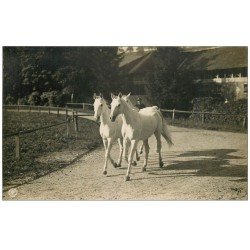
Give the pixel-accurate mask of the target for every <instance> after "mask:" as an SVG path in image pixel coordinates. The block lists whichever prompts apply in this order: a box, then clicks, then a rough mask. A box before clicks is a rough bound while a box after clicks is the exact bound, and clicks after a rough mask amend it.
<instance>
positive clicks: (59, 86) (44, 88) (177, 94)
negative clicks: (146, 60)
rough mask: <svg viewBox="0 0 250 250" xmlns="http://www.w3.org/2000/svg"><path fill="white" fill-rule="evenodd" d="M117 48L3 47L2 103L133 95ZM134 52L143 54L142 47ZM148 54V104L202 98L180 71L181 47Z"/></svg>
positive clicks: (183, 104) (180, 105)
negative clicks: (150, 58)
mask: <svg viewBox="0 0 250 250" xmlns="http://www.w3.org/2000/svg"><path fill="white" fill-rule="evenodd" d="M131 48H132V47H128V49H127V50H128V51H130V50H131ZM120 50H121V48H119V47H4V48H3V101H4V103H5V104H17V103H19V104H30V105H51V106H64V105H65V103H66V102H70V101H71V97H72V94H73V102H90V103H92V102H93V100H92V96H93V93H94V92H97V93H99V92H101V93H102V94H103V95H104V97H105V98H106V99H107V100H108V101H109V99H110V93H111V92H113V93H116V94H117V93H118V92H119V91H123V92H124V94H127V93H129V92H131V82H132V81H131V80H129V78H128V73H125V75H124V73H122V70H120V68H119V63H120V61H121V60H122V59H123V56H124V51H123V53H118V51H119V52H121V51H120ZM137 53H141V54H143V53H144V52H143V49H142V47H139V49H137ZM151 53H152V55H153V56H152V60H153V63H152V64H151V66H150V67H148V68H146V69H145V70H144V71H145V72H143V74H144V76H145V79H147V82H148V84H147V86H146V87H145V92H146V94H147V95H148V97H149V99H150V100H151V103H152V104H153V105H157V106H159V107H161V108H177V109H185V110H186V109H192V105H193V104H192V100H193V99H194V98H196V97H200V94H199V93H198V90H197V87H195V85H194V81H193V80H194V76H193V75H192V72H182V71H180V70H179V66H180V64H181V62H183V60H184V58H183V53H182V52H181V50H180V48H179V47H158V48H157V50H154V51H153V52H151ZM142 68H143V67H142ZM126 74H127V75H126ZM226 89H228V88H226ZM221 92H223V91H221ZM133 94H137V93H132V95H133ZM205 94H206V95H205V96H203V97H214V96H216V95H218V90H217V88H216V91H214V89H213V88H212V87H211V88H209V90H208V91H206V93H205Z"/></svg>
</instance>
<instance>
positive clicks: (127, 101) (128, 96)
mask: <svg viewBox="0 0 250 250" xmlns="http://www.w3.org/2000/svg"><path fill="white" fill-rule="evenodd" d="M130 95H131V93H129V94H128V95H123V96H122V99H123V100H124V101H125V102H126V103H127V104H128V105H129V106H130V107H131V108H132V109H134V110H137V111H139V109H138V108H137V107H135V106H134V105H133V104H132V102H131V101H130Z"/></svg>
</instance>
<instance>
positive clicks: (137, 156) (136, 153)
mask: <svg viewBox="0 0 250 250" xmlns="http://www.w3.org/2000/svg"><path fill="white" fill-rule="evenodd" d="M135 158H136V160H137V161H139V160H140V156H139V154H138V150H137V149H136V150H135Z"/></svg>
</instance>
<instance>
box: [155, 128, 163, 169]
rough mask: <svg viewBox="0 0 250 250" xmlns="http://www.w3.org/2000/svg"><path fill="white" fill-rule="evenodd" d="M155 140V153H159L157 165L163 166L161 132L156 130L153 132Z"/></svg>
mask: <svg viewBox="0 0 250 250" xmlns="http://www.w3.org/2000/svg"><path fill="white" fill-rule="evenodd" d="M155 137H156V141H157V151H156V152H157V153H158V154H159V167H160V168H162V167H163V166H164V163H163V161H162V157H161V133H158V132H156V133H155Z"/></svg>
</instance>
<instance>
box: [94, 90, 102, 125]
mask: <svg viewBox="0 0 250 250" xmlns="http://www.w3.org/2000/svg"><path fill="white" fill-rule="evenodd" d="M93 98H94V100H95V101H94V112H95V114H94V118H95V120H96V121H98V120H99V118H100V116H101V115H102V112H103V105H104V103H105V100H104V99H103V96H102V94H100V95H99V96H97V95H96V94H95V93H94V96H93Z"/></svg>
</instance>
